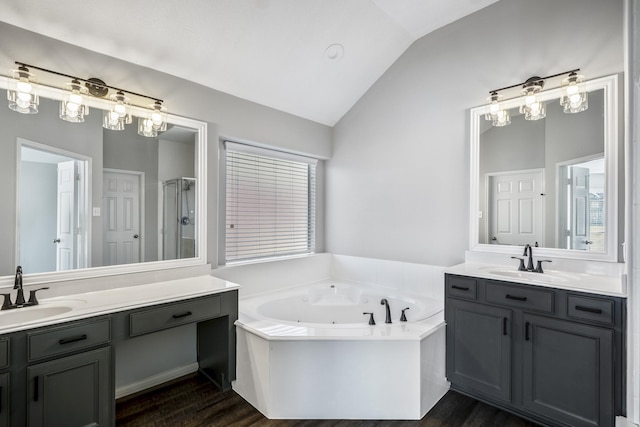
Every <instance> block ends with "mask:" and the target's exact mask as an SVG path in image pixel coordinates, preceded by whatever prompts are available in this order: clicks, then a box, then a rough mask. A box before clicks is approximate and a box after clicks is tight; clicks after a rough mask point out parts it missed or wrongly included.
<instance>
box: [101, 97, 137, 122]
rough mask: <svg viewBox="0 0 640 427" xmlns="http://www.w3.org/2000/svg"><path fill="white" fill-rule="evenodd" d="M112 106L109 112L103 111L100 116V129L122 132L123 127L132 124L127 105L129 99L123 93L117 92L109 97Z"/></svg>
mask: <svg viewBox="0 0 640 427" xmlns="http://www.w3.org/2000/svg"><path fill="white" fill-rule="evenodd" d="M109 99H111V100H112V101H113V102H114V104H113V107H111V110H106V111H104V113H103V115H102V127H103V128H105V129H110V130H124V125H128V124H130V123H131V122H132V118H131V114H130V113H129V109H128V105H129V98H127V97H126V96H124V93H122V92H117V93H116V94H115V95H111V96H110V97H109Z"/></svg>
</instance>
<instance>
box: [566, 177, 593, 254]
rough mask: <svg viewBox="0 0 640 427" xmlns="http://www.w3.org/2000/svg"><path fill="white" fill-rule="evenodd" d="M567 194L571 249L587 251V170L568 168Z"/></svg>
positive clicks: (588, 235)
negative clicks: (568, 196)
mask: <svg viewBox="0 0 640 427" xmlns="http://www.w3.org/2000/svg"><path fill="white" fill-rule="evenodd" d="M569 170H570V174H571V176H570V178H569V184H570V185H569V193H570V197H571V205H570V206H571V212H570V216H569V218H570V221H571V227H570V229H569V235H570V240H571V249H582V250H586V249H589V247H588V245H589V244H591V241H590V239H589V237H590V233H589V229H590V221H589V212H590V209H589V169H588V168H580V167H577V166H572V167H570V168H569Z"/></svg>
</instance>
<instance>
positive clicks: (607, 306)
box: [567, 295, 614, 325]
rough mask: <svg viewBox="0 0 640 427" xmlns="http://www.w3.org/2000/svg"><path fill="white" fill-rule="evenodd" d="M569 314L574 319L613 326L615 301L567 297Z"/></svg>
mask: <svg viewBox="0 0 640 427" xmlns="http://www.w3.org/2000/svg"><path fill="white" fill-rule="evenodd" d="M567 305H568V307H567V314H568V316H569V317H572V318H574V319H582V320H588V321H592V322H598V323H603V324H606V325H613V319H614V318H613V310H614V304H613V301H612V300H610V299H607V298H592V297H585V296H578V295H569V296H567Z"/></svg>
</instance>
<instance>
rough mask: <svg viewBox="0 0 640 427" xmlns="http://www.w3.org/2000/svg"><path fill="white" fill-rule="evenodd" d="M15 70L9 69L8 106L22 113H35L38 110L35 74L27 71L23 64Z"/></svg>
mask: <svg viewBox="0 0 640 427" xmlns="http://www.w3.org/2000/svg"><path fill="white" fill-rule="evenodd" d="M16 64H17V65H19V67H18V69H17V70H11V77H12V79H11V80H10V82H9V88H8V90H7V99H8V100H9V108H11V109H12V110H13V111H17V112H18V113H22V114H36V113H37V112H38V104H39V102H40V101H39V99H38V92H37V90H36V89H37V85H36V84H35V83H36V80H35V75H34V74H32V73H30V72H29V69H28V68H27V67H26V66H25V65H24V64H19V63H16Z"/></svg>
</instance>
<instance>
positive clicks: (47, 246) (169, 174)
mask: <svg viewBox="0 0 640 427" xmlns="http://www.w3.org/2000/svg"><path fill="white" fill-rule="evenodd" d="M0 83H2V85H0V87H2V88H4V89H6V87H7V86H6V80H3V81H2V82H0ZM39 89H40V93H41V95H40V104H39V107H38V110H39V111H38V113H37V114H19V113H16V112H14V111H11V110H10V109H9V108H6V107H3V108H0V123H1V124H2V129H3V132H2V135H0V151H1V152H2V156H0V159H1V160H0V171H2V172H1V173H2V176H3V178H4V182H5V185H4V186H3V189H2V190H0V192H1V193H2V200H5V201H7V202H6V203H4V204H3V205H2V207H0V220H1V221H0V224H3V225H0V229H1V230H2V235H3V236H5V244H4V245H3V246H2V247H1V248H0V253H2V256H1V257H0V275H1V276H7V277H12V275H13V274H14V272H15V269H16V266H17V265H21V266H22V267H23V270H24V272H25V274H27V275H29V274H33V275H34V276H35V277H34V278H35V280H36V281H51V280H61V279H62V278H80V277H92V276H100V275H107V274H120V273H124V272H135V271H147V270H155V269H162V268H173V267H178V266H189V265H200V264H205V263H206V247H205V246H206V238H205V236H206V234H205V233H206V228H205V227H206V212H205V206H206V123H204V122H200V121H197V120H192V119H187V118H183V117H178V116H172V115H169V116H168V126H167V130H166V131H164V132H161V133H160V134H159V135H158V136H157V137H151V138H149V137H144V136H141V135H138V133H137V126H136V123H137V120H135V119H136V117H134V122H133V123H132V124H129V125H126V126H125V129H124V130H121V131H114V130H109V129H105V128H103V126H102V120H103V115H102V109H108V108H109V107H108V105H109V104H108V103H107V101H105V100H102V99H98V98H96V99H93V98H92V99H91V100H90V102H91V104H90V112H89V114H88V115H87V116H86V117H85V121H84V122H82V123H69V122H67V121H63V120H60V119H59V118H58V116H59V104H60V102H59V100H60V99H62V98H63V97H64V95H65V93H64V91H62V90H58V89H55V88H50V87H40V88H39ZM0 96H1V97H2V99H6V91H5V90H2V91H1V94H0ZM136 113H138V114H139V115H142V114H143V109H142V108H138V107H132V114H133V115H134V116H136ZM34 278H32V280H30V283H34Z"/></svg>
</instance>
